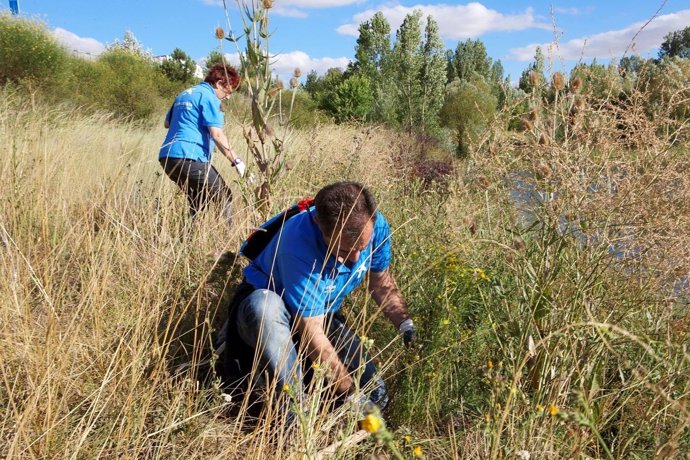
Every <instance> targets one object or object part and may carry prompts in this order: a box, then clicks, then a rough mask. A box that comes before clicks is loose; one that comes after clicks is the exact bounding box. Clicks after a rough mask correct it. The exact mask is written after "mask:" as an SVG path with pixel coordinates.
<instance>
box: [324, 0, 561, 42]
mask: <svg viewBox="0 0 690 460" xmlns="http://www.w3.org/2000/svg"><path fill="white" fill-rule="evenodd" d="M414 10H421V11H422V14H423V15H424V17H426V16H429V15H431V16H433V17H434V19H435V20H436V22H437V23H438V27H439V33H440V34H441V36H442V37H443V38H447V39H451V40H463V39H466V38H477V37H479V36H481V35H483V34H485V33H487V32H491V31H511V30H525V29H529V28H533V27H537V28H543V29H550V28H551V26H550V25H549V24H544V23H541V22H539V21H537V19H536V18H535V16H534V12H533V10H532V8H527V9H526V10H525V11H524V12H523V13H521V14H513V15H511V14H503V13H500V12H498V11H496V10H492V9H489V8H487V7H485V6H484V5H482V4H481V3H477V2H472V3H468V4H466V5H444V4H438V5H432V4H429V5H414V6H403V5H390V6H383V7H381V8H377V9H370V10H366V11H363V12H361V13H359V14H356V15H355V16H354V17H353V18H352V20H353V22H351V23H349V24H344V25H342V26H340V27H338V29H336V30H337V31H338V33H340V34H343V35H352V36H353V37H356V36H358V32H357V28H358V27H359V24H361V23H362V22H364V21H368V20H369V19H371V17H372V16H373V15H374V14H375V13H376V12H377V11H381V12H382V13H383V15H384V16H385V17H386V19H387V20H388V22H389V23H390V25H391V29H392V30H397V29H398V27H400V24H402V22H403V19H404V18H405V16H407V15H408V14H410V13H412V12H413V11H414Z"/></svg>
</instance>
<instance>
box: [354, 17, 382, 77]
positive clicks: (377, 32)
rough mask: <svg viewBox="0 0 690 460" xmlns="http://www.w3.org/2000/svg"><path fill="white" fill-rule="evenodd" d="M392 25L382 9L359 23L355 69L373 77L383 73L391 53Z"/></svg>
mask: <svg viewBox="0 0 690 460" xmlns="http://www.w3.org/2000/svg"><path fill="white" fill-rule="evenodd" d="M390 35H391V26H390V24H389V23H388V21H387V20H386V17H385V16H384V15H383V13H381V12H380V11H379V12H377V13H376V14H374V16H373V17H372V18H371V19H370V20H369V21H366V22H363V23H362V24H360V25H359V37H358V38H357V45H356V47H355V61H354V63H353V69H354V70H355V71H359V72H362V73H363V74H365V75H366V76H368V77H370V78H372V77H374V78H375V77H376V76H377V75H381V74H382V73H383V69H384V66H385V63H386V60H387V59H388V55H389V54H390V47H391V44H390Z"/></svg>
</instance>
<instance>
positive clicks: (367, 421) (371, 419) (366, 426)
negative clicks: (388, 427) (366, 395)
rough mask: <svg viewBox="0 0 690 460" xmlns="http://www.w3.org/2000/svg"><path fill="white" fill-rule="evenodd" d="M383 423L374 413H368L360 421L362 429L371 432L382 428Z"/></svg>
mask: <svg viewBox="0 0 690 460" xmlns="http://www.w3.org/2000/svg"><path fill="white" fill-rule="evenodd" d="M381 425H382V423H381V419H380V418H378V417H377V416H375V415H374V414H369V415H367V416H366V417H364V420H362V421H361V422H360V426H361V427H362V429H363V430H365V431H367V432H369V433H376V432H377V431H379V430H380V429H381Z"/></svg>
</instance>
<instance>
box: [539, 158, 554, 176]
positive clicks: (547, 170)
mask: <svg viewBox="0 0 690 460" xmlns="http://www.w3.org/2000/svg"><path fill="white" fill-rule="evenodd" d="M534 169H535V171H536V172H537V175H539V176H540V177H541V178H544V179H545V178H547V177H549V176H551V174H552V173H553V171H552V170H551V167H549V165H547V164H546V163H544V162H543V161H540V162H539V163H537V166H536V167H535V168H534Z"/></svg>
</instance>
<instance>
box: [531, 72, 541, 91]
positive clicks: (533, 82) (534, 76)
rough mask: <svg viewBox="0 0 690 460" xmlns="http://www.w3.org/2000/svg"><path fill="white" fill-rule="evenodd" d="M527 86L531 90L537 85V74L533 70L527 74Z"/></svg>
mask: <svg viewBox="0 0 690 460" xmlns="http://www.w3.org/2000/svg"><path fill="white" fill-rule="evenodd" d="M529 84H530V86H531V87H532V88H536V87H537V85H539V74H538V73H537V72H535V71H534V70H533V71H531V72H530V73H529Z"/></svg>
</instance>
